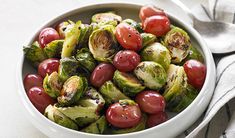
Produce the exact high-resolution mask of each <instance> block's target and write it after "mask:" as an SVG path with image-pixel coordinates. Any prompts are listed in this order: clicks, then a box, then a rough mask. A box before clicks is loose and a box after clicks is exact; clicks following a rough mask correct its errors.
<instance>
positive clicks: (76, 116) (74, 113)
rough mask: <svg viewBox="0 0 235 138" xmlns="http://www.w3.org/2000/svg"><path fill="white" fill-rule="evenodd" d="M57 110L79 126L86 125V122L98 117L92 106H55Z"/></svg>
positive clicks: (88, 122)
mask: <svg viewBox="0 0 235 138" xmlns="http://www.w3.org/2000/svg"><path fill="white" fill-rule="evenodd" d="M56 109H58V111H60V112H61V113H63V114H64V115H66V116H67V117H69V118H70V119H72V120H73V121H74V122H76V124H77V125H78V126H79V127H84V126H87V125H88V124H90V123H92V122H94V121H96V120H97V119H99V115H97V114H96V108H94V107H82V106H73V107H57V108H56Z"/></svg>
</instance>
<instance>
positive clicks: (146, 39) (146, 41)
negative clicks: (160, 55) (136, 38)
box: [140, 33, 157, 47]
mask: <svg viewBox="0 0 235 138" xmlns="http://www.w3.org/2000/svg"><path fill="white" fill-rule="evenodd" d="M140 35H141V37H142V46H143V47H146V46H148V45H150V44H152V43H154V42H155V41H156V40H157V37H156V36H155V35H153V34H150V33H141V34H140Z"/></svg>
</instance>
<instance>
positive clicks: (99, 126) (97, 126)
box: [81, 116, 108, 134]
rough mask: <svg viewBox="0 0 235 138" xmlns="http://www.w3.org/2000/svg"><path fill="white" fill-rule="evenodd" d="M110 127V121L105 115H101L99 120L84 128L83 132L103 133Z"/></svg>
mask: <svg viewBox="0 0 235 138" xmlns="http://www.w3.org/2000/svg"><path fill="white" fill-rule="evenodd" d="M107 127H108V122H107V120H106V119H105V116H101V117H100V118H99V119H98V120H97V121H95V122H94V123H92V124H90V125H89V126H87V127H85V128H84V129H82V130H81V131H82V132H87V133H93V134H103V133H104V132H105V130H106V129H107Z"/></svg>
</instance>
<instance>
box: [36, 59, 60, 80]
mask: <svg viewBox="0 0 235 138" xmlns="http://www.w3.org/2000/svg"><path fill="white" fill-rule="evenodd" d="M59 65H60V61H59V59H56V58H49V59H46V60H44V61H42V62H41V63H40V64H39V66H38V74H39V75H41V76H42V77H43V78H44V77H45V76H46V74H48V75H50V74H51V73H52V72H54V71H56V72H57V71H58V68H59Z"/></svg>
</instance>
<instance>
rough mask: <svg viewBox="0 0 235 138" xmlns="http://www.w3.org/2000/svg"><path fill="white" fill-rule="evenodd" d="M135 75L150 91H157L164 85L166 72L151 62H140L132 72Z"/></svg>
mask: <svg viewBox="0 0 235 138" xmlns="http://www.w3.org/2000/svg"><path fill="white" fill-rule="evenodd" d="M134 73H135V75H136V76H137V78H138V79H139V80H141V81H143V83H144V85H145V86H146V87H148V88H150V89H154V90H158V89H160V88H161V87H162V86H163V85H165V83H166V78H167V75H166V71H165V69H164V68H163V67H162V66H161V65H160V64H158V63H156V62H153V61H144V62H141V63H140V64H139V65H138V66H137V67H136V69H135V70H134Z"/></svg>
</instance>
